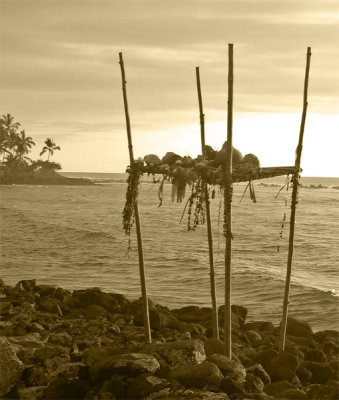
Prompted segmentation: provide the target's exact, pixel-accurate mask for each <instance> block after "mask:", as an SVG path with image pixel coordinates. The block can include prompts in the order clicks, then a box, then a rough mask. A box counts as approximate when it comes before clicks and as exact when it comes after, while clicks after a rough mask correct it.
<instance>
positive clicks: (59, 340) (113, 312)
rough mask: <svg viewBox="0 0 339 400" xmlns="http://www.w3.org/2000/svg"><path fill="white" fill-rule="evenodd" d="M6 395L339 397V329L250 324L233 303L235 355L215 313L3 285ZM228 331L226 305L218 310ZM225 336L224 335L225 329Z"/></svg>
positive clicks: (1, 371)
mask: <svg viewBox="0 0 339 400" xmlns="http://www.w3.org/2000/svg"><path fill="white" fill-rule="evenodd" d="M0 297H1V303H0V304H1V306H0V315H1V320H0V330H1V337H0V353H1V358H0V377H1V379H0V397H1V398H2V399H21V400H38V399H47V400H52V399H55V400H56V399H88V400H89V399H91V400H95V399H98V400H99V399H103V400H109V399H112V400H113V399H147V400H155V399H167V400H175V399H192V400H193V399H194V400H209V399H210V400H226V399H239V400H240V399H262V400H269V399H310V400H312V399H314V400H334V399H338V398H339V397H338V388H339V362H338V359H339V358H338V349H339V332H336V331H329V330H325V331H321V332H316V333H314V332H313V331H312V329H311V327H310V326H309V325H308V324H307V323H306V322H304V321H300V320H297V319H294V318H289V320H288V325H287V343H286V348H285V351H284V352H282V353H280V354H279V352H278V339H279V327H274V326H273V324H272V323H270V322H267V321H254V322H246V316H247V309H246V308H244V307H241V306H233V307H232V340H233V345H232V350H233V355H232V359H229V358H228V357H226V356H225V355H224V346H223V343H222V341H221V340H218V339H214V338H211V332H212V329H211V327H212V322H211V310H210V309H209V308H199V307H195V306H190V307H184V308H180V309H177V310H169V309H168V308H167V307H163V306H160V305H156V304H153V303H152V302H151V301H150V302H149V303H150V304H149V305H150V322H151V328H152V343H151V344H145V342H144V330H143V327H142V321H143V318H142V303H141V301H140V300H135V301H129V300H127V299H126V298H125V297H124V296H123V295H121V294H114V293H105V292H102V291H101V290H100V289H98V288H91V289H86V290H74V291H73V292H70V291H68V290H65V289H62V288H60V287H56V286H52V285H37V284H36V282H35V280H26V281H20V282H19V283H18V284H17V285H16V286H14V287H11V286H7V285H5V284H4V282H2V281H0ZM219 314H220V326H222V323H223V321H222V319H223V307H220V308H219ZM220 331H221V337H222V335H223V329H222V328H221V329H220Z"/></svg>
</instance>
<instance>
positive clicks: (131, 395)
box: [126, 374, 169, 399]
mask: <svg viewBox="0 0 339 400" xmlns="http://www.w3.org/2000/svg"><path fill="white" fill-rule="evenodd" d="M168 385H169V382H168V381H167V380H166V379H160V378H158V377H157V376H153V375H149V374H142V375H139V376H138V377H137V378H136V379H134V380H133V381H132V382H131V383H130V384H129V385H128V386H127V390H126V398H128V399H140V398H145V397H146V396H148V395H149V394H151V393H153V392H157V391H159V390H162V389H164V388H165V387H167V386H168Z"/></svg>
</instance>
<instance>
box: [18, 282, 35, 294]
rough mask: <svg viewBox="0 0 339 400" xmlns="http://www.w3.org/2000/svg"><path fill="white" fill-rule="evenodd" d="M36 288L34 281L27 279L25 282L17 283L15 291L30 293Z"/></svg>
mask: <svg viewBox="0 0 339 400" xmlns="http://www.w3.org/2000/svg"><path fill="white" fill-rule="evenodd" d="M35 287H36V280H35V279H27V280H22V281H19V282H18V283H17V284H16V286H15V289H20V290H26V291H32V290H34V289H35Z"/></svg>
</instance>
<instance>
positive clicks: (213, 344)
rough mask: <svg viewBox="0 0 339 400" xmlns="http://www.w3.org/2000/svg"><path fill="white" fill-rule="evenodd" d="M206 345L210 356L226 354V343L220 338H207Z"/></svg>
mask: <svg viewBox="0 0 339 400" xmlns="http://www.w3.org/2000/svg"><path fill="white" fill-rule="evenodd" d="M204 347H205V353H206V356H210V355H212V354H225V345H224V343H223V342H222V341H221V340H220V339H215V338H209V339H205V340H204Z"/></svg>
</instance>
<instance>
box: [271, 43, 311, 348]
mask: <svg viewBox="0 0 339 400" xmlns="http://www.w3.org/2000/svg"><path fill="white" fill-rule="evenodd" d="M310 61H311V48H310V47H308V48H307V55H306V71H305V82H304V99H303V112H302V117H301V124H300V133H299V142H298V146H297V149H296V158H295V172H294V175H293V190H292V201H291V217H290V234H289V243H288V256H287V271H286V282H285V295H284V302H283V316H282V321H281V327H280V341H279V352H280V353H281V352H283V351H284V349H285V339H286V327H287V314H288V303H289V291H290V282H291V272H292V257H293V242H294V226H295V212H296V205H297V197H298V186H299V172H300V161H301V152H302V147H303V138H304V129H305V120H306V112H307V106H308V103H307V91H308V77H309V71H310Z"/></svg>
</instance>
